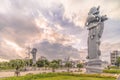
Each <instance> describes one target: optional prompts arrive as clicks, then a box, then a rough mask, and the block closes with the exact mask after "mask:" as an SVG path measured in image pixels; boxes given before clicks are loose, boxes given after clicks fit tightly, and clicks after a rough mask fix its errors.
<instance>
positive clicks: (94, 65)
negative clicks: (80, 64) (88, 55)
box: [86, 59, 104, 73]
mask: <svg viewBox="0 0 120 80" xmlns="http://www.w3.org/2000/svg"><path fill="white" fill-rule="evenodd" d="M103 69H104V67H103V66H102V61H101V60H100V59H92V60H89V61H88V62H87V65H86V73H102V71H103Z"/></svg>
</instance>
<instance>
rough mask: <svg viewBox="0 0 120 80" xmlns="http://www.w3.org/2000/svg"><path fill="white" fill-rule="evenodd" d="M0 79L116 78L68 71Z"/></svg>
mask: <svg viewBox="0 0 120 80" xmlns="http://www.w3.org/2000/svg"><path fill="white" fill-rule="evenodd" d="M0 80H116V79H115V78H113V77H105V76H99V75H86V74H69V73H47V74H37V75H26V76H21V77H10V78H4V79H0Z"/></svg>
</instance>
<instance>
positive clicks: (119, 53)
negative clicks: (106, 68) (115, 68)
mask: <svg viewBox="0 0 120 80" xmlns="http://www.w3.org/2000/svg"><path fill="white" fill-rule="evenodd" d="M118 57H120V51H117V50H115V51H113V52H111V53H110V60H111V65H115V63H116V60H117V58H118Z"/></svg>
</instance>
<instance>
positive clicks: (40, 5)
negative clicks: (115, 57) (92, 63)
mask: <svg viewBox="0 0 120 80" xmlns="http://www.w3.org/2000/svg"><path fill="white" fill-rule="evenodd" d="M98 5H100V6H101V8H100V10H101V14H106V15H107V16H108V18H109V19H108V20H107V21H106V22H105V28H104V33H103V36H102V39H101V51H102V57H101V58H102V59H103V60H109V53H110V52H111V51H113V50H120V16H119V15H120V1H119V0H59V1H58V0H0V58H6V59H14V58H24V57H25V55H26V54H25V49H26V47H29V46H31V47H36V48H37V49H38V54H39V55H38V56H40V55H41V56H46V57H47V58H49V59H56V58H60V59H61V58H65V57H69V56H70V57H71V58H72V59H85V57H86V55H87V33H88V31H87V29H86V27H85V26H84V23H85V20H86V17H87V14H88V11H89V9H90V8H91V7H93V6H98Z"/></svg>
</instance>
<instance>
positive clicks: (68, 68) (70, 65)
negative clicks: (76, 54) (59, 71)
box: [65, 62, 72, 72]
mask: <svg viewBox="0 0 120 80" xmlns="http://www.w3.org/2000/svg"><path fill="white" fill-rule="evenodd" d="M65 67H67V72H70V68H71V67H72V63H71V62H66V63H65Z"/></svg>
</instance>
